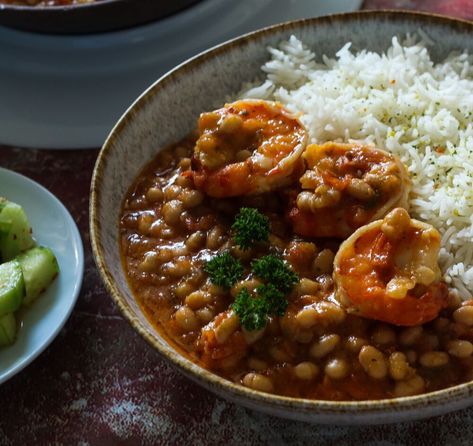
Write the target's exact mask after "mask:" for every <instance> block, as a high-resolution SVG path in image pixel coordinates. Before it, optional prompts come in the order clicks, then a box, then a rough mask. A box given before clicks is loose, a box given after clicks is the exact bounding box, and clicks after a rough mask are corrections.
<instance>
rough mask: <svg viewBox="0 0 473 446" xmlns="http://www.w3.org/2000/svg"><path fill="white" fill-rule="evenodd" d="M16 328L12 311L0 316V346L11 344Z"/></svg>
mask: <svg viewBox="0 0 473 446" xmlns="http://www.w3.org/2000/svg"><path fill="white" fill-rule="evenodd" d="M16 330H17V327H16V319H15V315H14V314H13V313H7V314H5V315H3V316H0V347H4V346H6V345H11V344H13V341H14V340H15V338H16Z"/></svg>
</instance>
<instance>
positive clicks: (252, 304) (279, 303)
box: [232, 283, 288, 331]
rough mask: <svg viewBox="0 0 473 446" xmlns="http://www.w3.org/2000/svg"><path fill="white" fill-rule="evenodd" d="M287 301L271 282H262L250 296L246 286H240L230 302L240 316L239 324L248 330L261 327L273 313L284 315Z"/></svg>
mask: <svg viewBox="0 0 473 446" xmlns="http://www.w3.org/2000/svg"><path fill="white" fill-rule="evenodd" d="M287 305H288V302H287V300H286V298H285V297H284V293H282V292H281V291H279V290H278V289H277V288H276V287H275V286H274V285H273V284H270V283H269V284H264V285H260V286H259V287H258V288H256V295H255V296H252V295H251V294H250V292H249V291H248V290H247V289H246V288H242V289H241V290H240V291H239V292H238V294H237V296H236V298H235V302H234V303H233V304H232V308H233V310H234V311H235V313H236V314H237V315H238V317H239V318H240V324H241V325H242V326H243V327H244V328H245V329H246V330H248V331H252V330H259V329H260V328H263V327H264V326H265V324H266V321H267V320H268V316H271V315H273V314H275V315H277V316H284V313H285V311H286V308H287Z"/></svg>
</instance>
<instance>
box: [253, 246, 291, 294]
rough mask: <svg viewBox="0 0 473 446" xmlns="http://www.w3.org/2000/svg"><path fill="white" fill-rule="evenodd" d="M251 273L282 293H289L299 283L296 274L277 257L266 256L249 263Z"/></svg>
mask: <svg viewBox="0 0 473 446" xmlns="http://www.w3.org/2000/svg"><path fill="white" fill-rule="evenodd" d="M251 266H252V268H253V272H254V273H255V275H256V276H258V277H259V278H261V279H264V280H266V281H268V282H269V283H270V284H273V285H274V286H275V287H276V288H277V289H278V290H280V291H282V292H283V293H288V292H289V291H291V289H292V287H293V286H294V285H295V284H296V283H297V282H298V281H299V277H298V276H297V274H296V273H295V272H294V271H292V270H291V269H290V268H289V266H288V265H287V264H286V263H285V262H284V260H282V259H281V258H279V257H276V256H274V255H271V254H270V255H267V256H264V257H261V258H259V259H257V260H254V261H253V262H251Z"/></svg>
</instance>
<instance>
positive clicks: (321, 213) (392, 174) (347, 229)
mask: <svg viewBox="0 0 473 446" xmlns="http://www.w3.org/2000/svg"><path fill="white" fill-rule="evenodd" d="M303 158H304V159H305V160H306V162H307V165H308V169H307V170H306V171H305V173H304V174H303V175H302V177H301V178H300V183H301V186H302V191H301V192H300V193H299V194H298V195H297V198H296V199H295V201H294V204H293V206H292V208H291V210H290V211H289V218H290V220H291V221H292V224H293V229H294V232H296V233H297V234H300V235H302V236H306V237H337V238H346V237H348V236H349V235H350V234H351V233H352V232H353V231H354V230H355V229H356V228H359V227H360V226H363V225H365V224H367V223H369V222H370V221H374V220H376V219H378V218H382V217H383V216H384V215H385V214H386V213H387V212H388V211H389V210H391V209H393V208H394V207H404V208H406V207H407V196H408V194H409V190H410V180H409V178H408V174H407V171H406V169H405V167H404V165H403V164H402V163H401V162H400V160H399V159H398V158H396V157H395V156H393V155H391V154H389V153H387V152H385V151H383V150H380V149H376V148H374V147H368V146H362V145H359V144H339V143H335V142H327V143H325V144H323V145H316V144H311V145H309V146H307V149H306V150H305V152H304V154H303Z"/></svg>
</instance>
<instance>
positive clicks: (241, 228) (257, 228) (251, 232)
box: [232, 208, 270, 249]
mask: <svg viewBox="0 0 473 446" xmlns="http://www.w3.org/2000/svg"><path fill="white" fill-rule="evenodd" d="M269 230H270V225H269V219H268V217H266V215H263V214H261V213H260V212H258V209H255V208H241V209H240V212H239V213H238V215H237V216H236V217H235V222H234V223H233V225H232V231H233V239H234V240H235V242H236V244H237V245H238V246H239V247H240V248H241V249H248V248H250V247H251V246H252V245H253V244H254V243H255V242H266V241H267V240H268V237H269Z"/></svg>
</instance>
